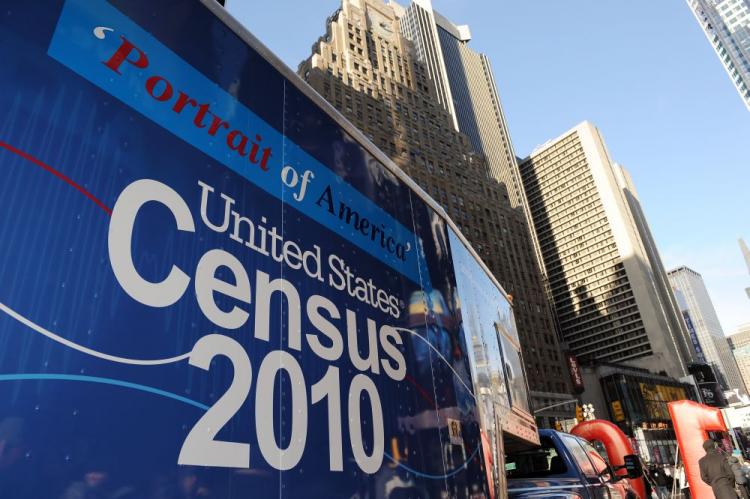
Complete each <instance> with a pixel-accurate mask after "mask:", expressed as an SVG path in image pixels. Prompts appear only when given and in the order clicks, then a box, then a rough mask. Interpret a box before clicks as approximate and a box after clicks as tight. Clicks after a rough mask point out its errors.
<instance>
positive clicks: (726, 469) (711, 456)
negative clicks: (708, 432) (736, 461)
mask: <svg viewBox="0 0 750 499" xmlns="http://www.w3.org/2000/svg"><path fill="white" fill-rule="evenodd" d="M703 449H704V450H705V451H706V455H705V456H703V457H702V458H700V460H699V461H698V466H699V467H700V471H701V479H702V480H703V481H704V482H705V483H707V484H708V485H710V486H711V490H713V491H714V496H715V497H716V499H737V497H738V496H737V492H735V490H734V472H733V471H732V468H731V466H730V465H729V462H727V459H726V456H724V454H722V453H720V452H719V451H718V450H717V449H716V443H715V442H714V441H713V440H706V441H705V442H703Z"/></svg>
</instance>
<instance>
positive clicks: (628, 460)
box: [623, 454, 643, 478]
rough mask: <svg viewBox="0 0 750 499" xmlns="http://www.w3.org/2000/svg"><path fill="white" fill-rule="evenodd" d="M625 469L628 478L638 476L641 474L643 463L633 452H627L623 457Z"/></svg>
mask: <svg viewBox="0 0 750 499" xmlns="http://www.w3.org/2000/svg"><path fill="white" fill-rule="evenodd" d="M623 461H625V469H626V470H627V471H628V478H640V477H642V476H643V465H642V464H641V459H640V458H639V457H638V456H636V455H635V454H628V455H627V456H625V457H624V458H623Z"/></svg>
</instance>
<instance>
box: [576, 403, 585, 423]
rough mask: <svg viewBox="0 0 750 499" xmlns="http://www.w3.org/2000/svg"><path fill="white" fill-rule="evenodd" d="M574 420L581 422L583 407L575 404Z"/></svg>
mask: <svg viewBox="0 0 750 499" xmlns="http://www.w3.org/2000/svg"><path fill="white" fill-rule="evenodd" d="M576 420H577V421H578V422H579V423H580V422H582V421H583V407H581V406H580V405H578V404H576Z"/></svg>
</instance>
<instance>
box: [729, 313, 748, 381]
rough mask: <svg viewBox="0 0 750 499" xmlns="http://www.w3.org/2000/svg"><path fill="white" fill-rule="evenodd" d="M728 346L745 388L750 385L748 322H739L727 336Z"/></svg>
mask: <svg viewBox="0 0 750 499" xmlns="http://www.w3.org/2000/svg"><path fill="white" fill-rule="evenodd" d="M727 342H728V343H729V348H731V349H732V355H734V360H735V361H736V362H737V368H738V369H739V370H740V376H742V381H743V382H744V383H745V388H748V387H750V322H747V323H745V324H740V326H739V327H738V328H737V331H736V332H735V333H734V334H733V335H731V336H728V337H727Z"/></svg>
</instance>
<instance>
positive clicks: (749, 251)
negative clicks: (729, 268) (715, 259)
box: [740, 239, 750, 298]
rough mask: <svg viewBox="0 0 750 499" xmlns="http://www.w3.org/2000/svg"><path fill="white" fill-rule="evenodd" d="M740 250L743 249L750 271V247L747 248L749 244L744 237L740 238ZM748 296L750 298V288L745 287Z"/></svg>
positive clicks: (749, 270) (743, 255)
mask: <svg viewBox="0 0 750 499" xmlns="http://www.w3.org/2000/svg"><path fill="white" fill-rule="evenodd" d="M740 251H742V257H743V258H744V259H745V265H747V271H748V272H750V249H748V248H747V244H745V241H744V240H743V239H740ZM745 293H747V297H748V298H750V288H745Z"/></svg>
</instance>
